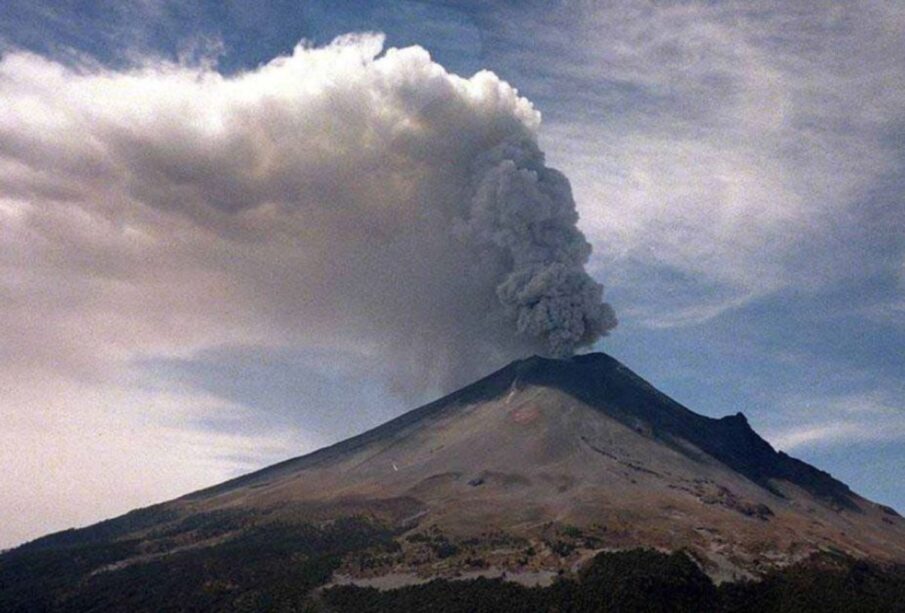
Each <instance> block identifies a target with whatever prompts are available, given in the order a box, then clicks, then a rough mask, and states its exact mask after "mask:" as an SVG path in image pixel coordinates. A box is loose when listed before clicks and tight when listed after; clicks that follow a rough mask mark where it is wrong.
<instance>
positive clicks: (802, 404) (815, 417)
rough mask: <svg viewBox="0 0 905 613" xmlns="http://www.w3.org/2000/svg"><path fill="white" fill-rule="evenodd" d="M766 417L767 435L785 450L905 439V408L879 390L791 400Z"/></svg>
mask: <svg viewBox="0 0 905 613" xmlns="http://www.w3.org/2000/svg"><path fill="white" fill-rule="evenodd" d="M767 419H768V425H767V430H766V434H765V437H766V438H767V440H769V441H770V442H771V443H772V444H773V445H774V446H775V447H777V448H778V449H782V450H784V451H793V450H796V449H801V448H811V447H830V446H834V445H847V444H854V443H882V442H892V441H903V442H905V407H903V406H901V404H900V403H897V402H894V401H893V400H892V399H891V398H889V397H887V396H886V395H885V394H881V393H879V392H875V393H869V394H854V395H844V396H836V397H828V398H816V399H811V400H801V399H798V400H791V401H789V402H787V403H786V404H785V405H784V406H782V407H780V409H779V411H778V413H776V414H773V415H770V416H769V417H768V418H767Z"/></svg>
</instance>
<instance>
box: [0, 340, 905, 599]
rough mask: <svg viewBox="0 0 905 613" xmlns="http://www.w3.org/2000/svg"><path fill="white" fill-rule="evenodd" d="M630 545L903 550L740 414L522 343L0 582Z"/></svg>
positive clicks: (207, 585) (539, 557) (879, 516)
mask: <svg viewBox="0 0 905 613" xmlns="http://www.w3.org/2000/svg"><path fill="white" fill-rule="evenodd" d="M636 547H647V548H656V549H659V550H665V551H678V550H684V551H687V552H689V554H690V555H691V556H693V558H694V560H695V561H696V563H697V564H698V565H699V566H700V567H701V568H702V569H703V570H704V571H705V572H706V573H707V574H709V575H710V576H711V577H712V578H714V579H716V580H732V579H736V578H740V577H757V576H759V575H760V574H762V573H763V572H765V571H767V570H769V569H771V568H775V567H780V566H783V565H787V564H790V563H793V562H796V561H798V560H802V559H804V558H806V557H808V556H809V555H811V554H814V553H815V552H821V551H833V552H840V553H844V554H847V555H850V556H853V557H855V558H868V559H871V560H877V561H905V520H903V519H902V518H901V517H899V516H898V515H897V514H896V513H895V512H894V511H893V510H891V509H889V508H886V507H883V506H881V505H877V504H875V503H872V502H870V501H868V500H865V499H864V498H862V497H860V496H858V495H857V494H855V493H854V492H852V491H851V490H850V489H849V488H848V487H847V486H846V485H845V484H843V483H841V482H839V481H837V480H836V479H834V478H833V477H832V476H830V475H829V474H827V473H825V472H822V471H820V470H818V469H817V468H814V467H812V466H810V465H808V464H806V463H804V462H801V461H799V460H796V459H794V458H792V457H790V456H788V455H786V454H784V453H782V452H777V451H776V450H774V449H773V448H772V447H771V446H770V445H769V444H768V443H767V442H766V441H764V440H763V439H762V438H761V437H760V436H758V435H757V433H756V432H754V430H752V429H751V426H750V425H749V424H748V422H747V420H746V419H745V417H744V416H743V415H742V414H741V413H739V414H736V415H731V416H728V417H724V418H722V419H713V418H709V417H704V416H701V415H698V414H696V413H694V412H692V411H690V410H688V409H686V408H685V407H683V406H682V405H680V404H678V403H677V402H675V401H673V400H671V399H670V398H668V397H667V396H665V395H664V394H662V393H660V392H659V391H657V390H656V389H655V388H654V387H653V386H651V385H650V384H649V383H647V382H646V381H644V380H643V379H642V378H641V377H639V376H638V375H636V374H635V373H633V372H632V371H631V370H629V369H628V368H626V367H625V366H623V365H622V364H620V363H619V362H618V361H617V360H615V359H613V358H612V357H610V356H608V355H605V354H602V353H595V354H588V355H581V356H576V357H573V358H571V359H566V360H553V359H545V358H540V357H532V358H528V359H525V360H520V361H517V362H514V363H512V364H510V365H508V366H506V367H505V368H503V369H501V370H499V371H497V372H495V373H493V374H491V375H489V376H487V377H485V378H484V379H481V380H480V381H477V382H476V383H473V384H472V385H469V386H467V387H465V388H463V389H461V390H459V391H457V392H455V393H453V394H450V395H449V396H446V397H444V398H442V399H440V400H437V401H435V402H433V403H431V404H428V405H426V406H423V407H421V408H418V409H415V410H413V411H410V412H408V413H405V414H404V415H402V416H400V417H398V418H396V419H394V420H392V421H389V422H387V423H385V424H383V425H382V426H379V427H377V428H375V429H373V430H370V431H368V432H365V433H364V434H361V435H359V436H356V437H353V438H350V439H348V440H345V441H343V442H341V443H338V444H336V445H333V446H331V447H327V448H324V449H321V450H319V451H316V452H314V453H311V454H308V455H305V456H302V457H299V458H295V459H292V460H288V461H286V462H282V463H280V464H276V465H274V466H271V467H269V468H265V469H263V470H260V471H257V472H255V473H252V474H249V475H246V476H243V477H240V478H237V479H234V480H231V481H228V482H226V483H223V484H220V485H217V486H214V487H211V488H208V489H205V490H201V491H199V492H196V493H193V494H190V495H187V496H184V497H182V498H179V499H177V500H174V501H171V502H167V503H164V504H160V505H156V506H154V507H149V508H147V509H141V510H138V511H133V512H132V513H129V514H127V515H124V516H122V517H119V518H116V519H113V520H109V521H106V522H102V523H100V524H97V525H95V526H92V527H89V528H85V529H81V530H70V531H66V532H62V533H58V534H55V535H50V536H48V537H44V538H42V539H38V540H37V541H33V542H32V543H29V544H26V545H24V546H22V547H20V548H18V549H16V550H13V551H12V552H9V553H7V554H4V555H3V556H2V557H0V593H2V592H3V591H4V590H11V589H12V588H10V585H9V584H6V585H5V584H4V582H7V581H10V579H9V577H10V573H11V572H15V573H18V575H16V576H18V577H20V578H21V577H26V578H27V579H29V580H32V581H33V582H34V581H37V582H38V583H37V584H40V581H38V579H35V577H36V575H35V573H36V572H38V571H37V570H36V569H40V568H44V569H47V568H53V567H54V566H53V565H54V564H61V562H60V559H62V558H61V556H68V558H67V559H68V560H69V563H68V565H65V564H64V565H63V566H64V567H65V572H64V573H63V575H59V574H58V576H56V577H53V578H52V579H53V581H51V583H52V585H51V586H50V587H46V586H45V587H44V588H43V589H45V590H46V591H47V592H48V593H49V594H52V595H53V596H52V597H53V598H57V599H59V598H64V597H65V598H70V599H75V600H69V601H66V602H69V603H70V604H71V603H73V602H74V603H78V602H80V601H79V600H78V599H79V598H81V597H87V596H84V594H86V593H90V594H92V595H91V598H93V599H94V600H92V602H96V601H97V599H98V598H101V599H102V598H103V597H104V596H103V595H104V594H106V593H108V592H109V593H113V592H114V591H116V590H121V589H123V585H128V584H131V583H134V582H136V581H138V579H136V577H140V578H142V577H143V578H144V579H147V578H148V577H154V578H155V579H154V580H155V581H163V582H164V584H165V585H167V586H169V587H168V588H166V589H175V588H173V587H172V586H173V585H174V582H177V583H178V582H179V581H180V580H187V579H185V577H187V576H189V575H188V574H187V573H191V572H194V573H200V574H201V575H202V576H203V581H202V579H198V581H200V582H202V584H201V585H200V586H195V588H191V587H187V588H185V589H183V590H182V592H179V593H183V592H184V593H185V594H190V595H191V594H194V595H195V596H197V594H198V593H202V594H203V593H205V590H207V591H209V592H212V593H216V594H221V592H222V593H229V590H230V589H232V588H231V587H230V586H231V585H232V584H235V583H237V582H240V579H236V577H238V576H243V577H244V576H245V575H243V574H242V573H247V572H249V568H254V576H255V577H257V580H261V577H265V576H268V573H270V574H274V576H278V577H283V575H282V574H280V573H282V572H284V571H285V564H287V560H292V561H293V562H292V564H295V565H296V566H295V567H294V568H296V569H299V568H304V569H305V570H304V573H303V578H299V577H295V579H293V580H294V581H309V582H310V584H311V585H310V587H314V586H316V585H321V584H324V583H329V582H334V583H356V584H360V585H373V586H380V587H392V586H398V585H401V584H406V583H415V582H419V581H423V580H425V579H428V578H430V577H435V576H440V577H453V576H457V575H458V576H461V575H465V576H475V575H480V574H484V575H493V574H496V575H499V574H500V573H508V576H509V577H510V578H512V579H515V580H519V581H523V582H529V583H530V582H534V583H544V582H549V581H550V580H551V579H552V577H554V576H556V575H557V574H562V573H570V572H573V571H575V570H577V569H578V568H579V567H581V566H582V564H584V563H585V562H587V561H588V560H589V559H590V558H591V557H593V556H594V555H595V554H597V553H598V552H601V551H611V550H617V549H630V548H636ZM76 554H77V555H76ZM73 558H75V559H76V560H77V561H76V562H73V561H72V559H73ZM35 560H38V562H36V561H35ZM41 564H43V566H41ZM237 564H240V567H237V566H235V565H237ZM48 565H49V566H48ZM281 565H283V566H281ZM199 568H201V569H203V570H198V569H199ZM277 568H279V569H283V570H280V571H279V572H278V571H277V570H275V569H277ZM11 569H12V570H11ZM212 569H213V570H212ZM237 569H238V570H237ZM299 572H301V571H299ZM29 573H31V574H29ZM67 573H68V574H67ZM218 573H219V574H218ZM236 573H238V574H236ZM64 575H65V576H64ZM159 577H164V578H165V579H162V580H161V579H159ZM166 578H168V579H166ZM242 580H244V579H242ZM281 580H282V579H281ZM167 581H169V583H167ZM231 582H232V583H231ZM26 584H28V582H27V581H26ZM23 585H25V584H23ZM41 585H43V584H41ZM161 589H164V588H163V587H162V588H161ZM180 589H181V588H180ZM193 590H194V591H193ZM199 590H200V592H199ZM7 593H12V592H11V591H10V592H7ZM61 594H62V595H61ZM195 596H193V597H195ZM198 597H199V598H200V596H198ZM54 602H60V601H59V600H57V601H54ZM0 603H2V598H0Z"/></svg>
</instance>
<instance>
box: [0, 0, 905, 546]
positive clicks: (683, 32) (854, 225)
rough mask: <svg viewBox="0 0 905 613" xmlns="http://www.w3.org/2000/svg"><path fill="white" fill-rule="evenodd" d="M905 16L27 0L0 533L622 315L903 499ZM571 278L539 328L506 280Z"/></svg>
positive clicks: (20, 37)
mask: <svg viewBox="0 0 905 613" xmlns="http://www.w3.org/2000/svg"><path fill="white" fill-rule="evenodd" d="M262 5H263V6H262ZM903 29H905V14H903V13H902V11H901V10H897V7H896V3H895V2H879V1H878V2H850V3H812V2H807V3H806V2H801V3H789V2H765V1H759V0H754V1H747V2H701V1H688V2H678V1H677V2H642V1H640V0H633V1H626V2H619V1H616V2H608V3H597V2H579V1H576V2H567V1H561V2H553V3H549V2H544V3H540V2H537V3H535V2H480V3H478V2H475V3H470V2H457V3H445V2H410V1H399V0H396V1H392V2H379V1H377V2H339V3H337V2H330V3H327V2H304V3H302V2H290V1H275V2H269V3H244V2H195V3H180V2H166V1H163V0H135V1H125V2H123V1H120V2H75V1H69V2H61V3H54V4H53V5H49V3H48V5H45V6H41V5H40V3H34V2H25V1H19V0H6V2H4V3H3V6H2V8H0V308H2V310H0V313H2V315H3V316H2V319H0V390H2V393H0V420H2V422H3V424H4V425H3V428H2V429H0V491H2V492H3V494H2V496H0V518H2V520H3V521H2V522H0V548H3V547H8V546H13V545H15V544H18V543H20V542H23V541H25V540H28V539H31V538H35V537H37V536H39V535H41V534H44V533H47V532H50V531H55V530H60V529H65V528H68V527H72V526H82V525H87V524H90V523H93V522H95V521H98V520H100V519H104V518H107V517H111V516H114V515H117V514H119V513H122V512H125V511H128V510H130V509H132V508H134V507H137V506H144V505H148V504H151V503H153V502H158V501H162V500H165V499H168V498H172V497H175V496H178V495H181V494H184V493H187V492H189V491H192V490H194V489H197V488H200V487H203V486H206V485H210V484H212V483H216V482H218V481H221V480H224V479H226V478H229V477H232V476H235V475H238V474H241V473H244V472H247V471H250V470H253V469H255V468H258V467H262V466H265V465H267V464H270V463H273V462H275V461H279V460H282V459H285V458H288V457H293V456H297V455H301V454H303V453H306V452H309V451H312V450H314V449H316V448H318V447H320V446H322V445H325V444H329V443H331V442H335V441H337V440H341V439H343V438H345V437H348V436H350V435H353V434H356V433H358V432H361V431H363V430H365V429H367V428H369V427H373V426H376V425H378V424H380V423H382V422H383V421H385V420H387V419H389V418H391V417H393V416H395V415H398V414H400V413H401V412H403V411H405V410H407V409H410V408H414V407H415V406H417V405H418V404H419V403H422V402H425V401H428V400H431V399H433V398H434V397H436V396H437V395H439V394H441V393H442V392H443V391H448V390H450V389H452V388H454V387H455V386H457V385H460V384H462V383H464V382H466V381H468V380H470V379H473V378H476V377H478V376H480V375H481V374H483V373H484V372H486V371H488V370H490V369H491V368H493V367H495V366H497V365H502V364H503V363H504V362H505V361H506V360H508V359H510V358H512V357H515V356H518V355H522V354H525V353H530V352H534V351H535V350H549V349H550V347H551V346H552V345H551V344H550V343H552V342H553V340H555V341H556V342H565V343H566V345H568V346H571V344H575V343H579V344H580V343H581V342H585V341H589V340H593V339H596V338H598V335H599V334H602V333H606V332H607V331H608V332H609V333H608V334H606V335H605V336H602V337H601V338H599V340H596V342H594V344H593V346H592V347H591V348H593V349H595V350H602V351H606V352H608V353H610V354H611V355H613V356H614V357H616V358H618V359H619V360H621V361H622V362H623V363H625V364H626V365H627V366H629V367H630V368H632V369H633V370H635V371H636V372H638V373H639V374H640V375H642V376H643V377H645V378H646V379H647V380H649V381H650V382H651V383H653V384H654V385H655V386H657V387H658V388H659V389H661V390H662V391H664V392H665V393H667V394H669V395H670V396H672V397H673V398H675V399H676V400H678V401H679V402H681V403H683V404H685V405H686V406H688V407H689V408H691V409H693V410H695V411H697V412H700V413H703V414H706V415H710V416H715V417H718V416H722V415H727V414H732V413H735V412H738V411H742V412H744V413H745V415H746V416H747V417H748V419H749V421H750V422H751V424H752V426H753V427H754V428H755V429H756V430H757V431H758V432H759V433H761V434H762V435H763V436H764V437H765V438H766V439H767V440H769V441H770V442H771V443H772V444H773V445H774V446H776V447H777V448H779V449H782V450H785V451H787V452H789V453H791V454H792V455H795V456H796V457H800V458H802V459H804V460H806V461H808V462H811V463H813V464H815V465H816V466H818V467H820V468H822V469H824V470H827V471H829V472H830V473H832V474H833V475H834V476H836V477H838V478H840V479H842V480H843V481H845V482H846V483H848V484H849V485H850V486H852V488H853V489H854V490H855V491H857V492H859V493H861V494H863V495H865V496H867V497H869V498H871V499H873V500H876V501H878V502H882V503H885V504H889V505H892V506H893V507H896V508H898V509H899V510H900V511H903V512H905V487H903V486H902V477H901V475H902V474H903V472H905V403H903V400H902V399H903V398H905V359H903V354H905V239H903V236H905V202H903V199H905V183H903V178H902V177H905V172H903V171H905V120H903V118H905V84H903V81H902V79H901V75H902V74H905V40H903V39H902V37H901V32H902V31H903ZM500 142H502V143H503V145H500V146H496V145H495V143H500ZM488 148H489V149H488ZM557 171H559V172H557ZM560 173H561V174H560ZM538 177H539V178H538ZM566 179H567V180H568V182H566ZM569 184H571V191H570V190H569ZM462 194H467V195H468V196H467V198H465V199H463V197H462ZM512 203H516V204H517V206H515V205H512ZM526 203H527V204H526ZM510 205H512V206H510ZM463 207H464V208H463ZM513 207H514V208H513ZM576 211H577V215H578V221H577V230H576V229H575V217H574V213H575V212H576ZM526 216H527V217H526ZM532 219H543V220H544V222H545V223H546V224H548V226H549V227H550V228H551V230H550V232H549V233H548V235H547V236H545V237H542V240H541V239H538V238H537V237H533V238H532V237H527V238H526V235H525V233H524V232H522V231H521V230H520V229H523V228H524V227H525V224H527V223H529V222H530V221H531V220H532ZM520 224H521V225H520ZM579 230H580V232H579ZM538 240H541V243H542V246H543V247H544V249H545V251H544V257H545V258H547V259H549V258H550V257H552V258H554V259H555V260H556V262H555V263H556V267H554V268H550V269H544V270H542V271H540V272H539V271H538V269H537V267H536V266H535V265H534V263H535V262H536V259H537V249H538V248H539V246H538V245H539V244H540V243H538V242H537V241H538ZM526 241H527V242H526ZM587 247H590V248H591V249H592V251H591V252H590V255H588V252H587ZM550 254H553V255H550ZM582 266H584V268H582ZM526 271H527V272H526ZM585 271H587V274H586V273H585ZM509 273H512V274H511V275H510V276H509V277H507V278H509V279H514V280H515V281H518V280H520V279H521V280H522V281H520V283H522V284H521V285H517V286H516V287H515V288H514V289H512V288H509V289H511V290H512V291H508V289H507V291H503V292H502V293H501V292H500V290H499V289H498V288H496V290H495V287H496V286H495V283H496V280H498V278H499V277H500V275H503V274H509ZM554 273H555V274H554ZM525 275H528V276H527V277H526V276H525ZM600 285H602V286H603V287H604V289H603V299H604V300H605V301H606V303H608V304H609V305H612V309H613V310H614V311H615V314H616V317H617V318H618V322H619V323H618V325H617V326H616V327H615V328H613V329H610V328H611V326H612V321H611V320H610V319H609V317H610V315H611V313H610V312H609V311H606V310H604V311H601V310H596V311H595V310H594V308H592V307H594V305H599V302H600V300H599V297H600V296H599V288H600ZM507 287H508V286H507ZM538 287H540V289H538ZM550 288H553V289H554V290H555V292H553V290H550ZM562 288H569V291H574V292H576V295H580V296H581V297H582V298H581V300H580V301H579V302H580V303H581V304H582V305H584V307H586V308H583V310H582V311H581V312H580V313H578V314H576V313H565V314H564V315H563V317H562V318H561V321H563V322H566V323H565V324H563V325H562V326H558V327H556V328H555V329H544V330H537V325H536V324H537V322H538V321H540V320H541V319H542V318H537V317H534V315H535V314H534V313H529V312H527V311H526V310H525V306H524V305H525V302H524V301H520V300H521V298H522V297H524V295H525V292H527V291H528V290H529V289H530V290H531V291H540V292H541V293H543V292H545V291H546V292H547V293H546V294H544V295H547V296H549V295H553V293H556V292H560V291H562ZM494 290H495V291H494ZM548 290H549V291H548ZM551 292H552V293H551ZM482 296H497V297H499V298H500V300H503V298H504V297H505V298H506V299H510V298H511V300H510V301H509V302H506V303H505V304H503V306H500V304H499V303H498V302H497V301H496V300H495V299H494V300H493V301H490V302H481V300H479V299H476V298H475V297H482ZM491 302H492V304H491ZM504 302H505V301H504ZM574 302H575V301H573V302H572V303H574ZM531 304H534V301H533V300H532V302H531ZM570 304H571V303H570ZM557 308H558V307H556V305H555V304H553V305H552V306H550V307H549V308H548V310H547V311H545V314H550V313H560V314H562V312H561V311H560V310H557ZM487 313H489V315H487V316H485V314H487ZM551 317H552V316H551ZM553 319H556V318H553ZM510 320H517V321H518V322H519V325H520V326H521V325H522V323H524V326H523V327H524V330H521V328H520V330H521V332H524V331H525V330H527V332H526V333H524V334H523V333H520V334H518V335H516V334H515V333H514V332H512V330H510V329H509V328H505V330H506V331H505V332H500V330H502V329H503V327H501V325H500V321H510ZM544 321H546V319H544ZM576 322H577V323H576ZM570 326H571V327H570ZM576 326H577V327H576ZM526 339H527V340H526ZM551 339H553V340H551ZM538 348H540V349H538ZM588 349H589V347H585V348H584V349H583V350H588Z"/></svg>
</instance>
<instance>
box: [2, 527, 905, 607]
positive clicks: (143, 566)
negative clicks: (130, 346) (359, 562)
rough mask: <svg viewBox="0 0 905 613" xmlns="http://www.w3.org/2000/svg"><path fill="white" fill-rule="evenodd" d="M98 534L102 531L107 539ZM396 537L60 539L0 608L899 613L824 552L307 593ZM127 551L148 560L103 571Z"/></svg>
mask: <svg viewBox="0 0 905 613" xmlns="http://www.w3.org/2000/svg"><path fill="white" fill-rule="evenodd" d="M240 526H241V520H240V519H237V518H228V517H223V516H220V515H217V516H210V517H207V518H202V519H201V520H199V519H198V518H192V519H191V523H190V524H187V525H179V526H178V527H177V528H176V529H174V530H173V534H174V535H176V536H177V537H178V535H179V534H184V533H185V532H184V531H186V530H188V531H191V532H192V534H195V535H198V534H199V533H200V534H203V535H204V536H206V537H212V538H217V536H218V533H219V532H220V531H221V530H234V529H236V528H237V527H240ZM112 528H117V526H113V527H107V528H105V530H107V531H108V532H117V531H116V530H112ZM98 536H105V537H108V536H110V534H106V533H104V534H103V535H98ZM164 536H165V535H164ZM397 536H399V535H398V534H395V533H393V532H392V531H390V530H388V529H387V528H386V527H384V526H382V525H381V524H380V523H379V522H376V521H373V520H370V519H363V518H346V519H341V520H337V521H333V522H328V523H324V524H320V525H316V524H301V525H299V524H294V525H293V524H281V523H271V524H266V525H258V526H250V527H246V528H245V529H243V530H241V531H240V532H239V534H238V536H230V537H229V538H224V540H222V542H219V543H217V544H215V545H212V546H207V547H203V548H187V549H184V550H178V549H177V550H171V551H169V552H167V553H166V555H165V556H157V557H155V556H154V555H153V552H151V554H148V552H147V551H145V550H143V549H142V543H140V542H138V541H132V540H128V539H126V540H113V541H109V540H105V539H104V538H85V537H84V536H83V537H81V538H73V537H72V535H67V534H66V533H62V534H61V535H58V536H56V537H55V539H54V540H51V541H36V542H35V543H33V544H30V545H29V546H25V547H21V548H19V549H16V550H13V551H11V552H7V553H5V554H3V555H2V556H0V611H3V612H17V611H29V612H30V611H79V612H85V611H130V612H132V611H311V612H315V611H323V612H337V613H342V612H350V613H372V612H373V613H377V612H398V611H410V612H414V613H417V612H419V611H423V612H425V613H427V612H430V613H438V612H445V611H449V612H494V611H500V612H502V611H506V612H509V613H511V612H517V611H525V612H529V611H531V612H536V611H550V612H554V611H555V612H576V613H579V612H585V611H588V612H590V611H594V612H610V611H612V612H617V611H620V612H630V611H638V612H648V613H657V612H664V613H665V612H667V611H675V612H696V613H697V612H711V611H712V612H715V613H749V612H750V613H754V612H762V611H767V612H774V611H775V612H782V613H786V612H788V613H808V612H815V613H817V612H819V613H827V612H830V613H831V612H836V611H839V612H849V611H851V612H864V613H868V612H870V613H874V612H881V613H882V612H896V613H900V612H905V567H902V566H881V565H877V564H872V563H868V562H863V561H858V560H854V559H852V558H849V557H846V556H843V555H837V554H829V553H827V554H822V555H820V556H817V557H814V558H811V559H810V560H807V561H806V562H802V563H799V564H797V565H794V566H791V567H789V568H786V569H783V570H781V571H774V572H773V573H771V574H769V575H767V576H766V577H765V578H764V579H763V580H761V581H757V582H736V583H728V584H727V583H724V584H721V585H720V586H715V585H714V584H713V582H712V581H711V580H710V578H709V577H708V576H707V575H705V574H704V573H703V572H702V571H701V570H700V568H699V566H698V565H697V564H696V563H695V562H694V560H693V559H692V558H691V557H690V556H689V555H687V554H685V553H683V552H677V553H672V554H664V553H660V552H657V551H653V550H644V549H636V550H631V551H621V552H612V553H601V554H598V555H597V556H596V557H595V558H594V559H593V560H592V561H591V563H590V564H588V565H587V567H586V568H585V569H584V570H583V571H582V572H581V573H580V574H579V575H578V576H577V577H561V578H560V579H558V580H557V581H556V582H555V583H554V584H553V585H551V586H550V587H543V588H541V587H533V588H529V587H523V586H520V585H518V584H515V583H511V582H506V581H503V580H500V579H483V578H482V579H474V580H468V581H446V580H434V581H432V582H430V583H425V584H422V585H416V586H410V587H404V588H400V589H396V590H390V591H383V592H381V591H378V590H376V589H373V588H361V587H354V586H340V587H333V588H328V589H322V590H318V589H315V588H318V587H319V586H322V585H324V584H325V583H327V582H328V581H329V580H330V577H331V575H332V573H333V571H334V570H335V569H336V568H337V567H338V566H339V564H340V561H341V559H342V557H343V556H344V555H346V554H348V553H351V552H355V551H363V550H366V549H367V550H370V551H374V550H375V548H376V549H377V550H384V551H394V550H395V549H397V548H398V547H399V545H398V543H397V542H396V540H395V539H396V537H397ZM137 554H145V555H148V556H149V557H148V558H147V559H144V560H142V561H140V562H139V563H135V564H131V565H128V566H124V567H121V568H115V569H109V568H107V565H109V564H110V563H113V562H115V561H116V560H122V559H123V558H124V557H127V556H134V555H137ZM105 568H106V570H103V569H105ZM99 570H100V572H98V571H99Z"/></svg>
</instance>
